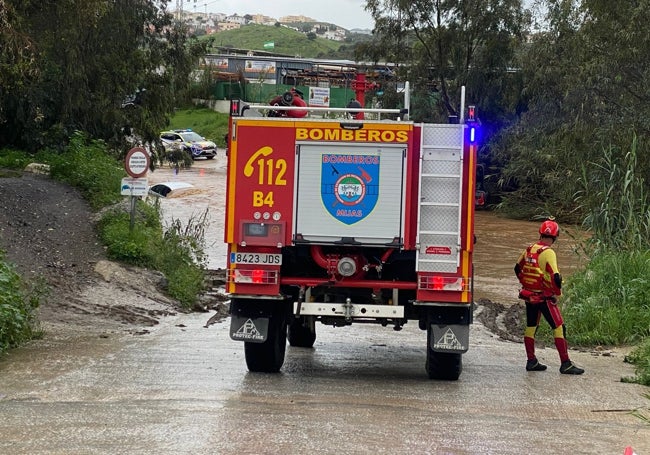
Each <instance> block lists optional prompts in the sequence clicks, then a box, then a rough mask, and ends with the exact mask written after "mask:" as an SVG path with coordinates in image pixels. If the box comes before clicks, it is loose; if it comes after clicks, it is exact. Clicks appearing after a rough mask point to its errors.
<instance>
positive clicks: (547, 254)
mask: <svg viewBox="0 0 650 455" xmlns="http://www.w3.org/2000/svg"><path fill="white" fill-rule="evenodd" d="M517 265H518V266H519V270H520V272H519V274H518V275H517V278H518V279H519V282H520V283H521V285H522V287H523V288H524V289H525V290H527V291H531V292H533V293H541V294H542V295H544V296H545V297H551V296H554V295H562V289H561V284H560V283H557V282H556V280H555V279H554V277H555V275H556V274H557V275H558V276H559V274H560V269H559V268H558V266H557V258H556V256H555V251H553V250H552V249H551V248H550V246H548V245H544V244H543V243H533V244H532V245H530V246H529V247H528V248H526V250H525V251H524V252H523V253H521V256H519V260H518V261H517Z"/></svg>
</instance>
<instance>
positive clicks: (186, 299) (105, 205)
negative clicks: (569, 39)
mask: <svg viewBox="0 0 650 455" xmlns="http://www.w3.org/2000/svg"><path fill="white" fill-rule="evenodd" d="M30 162H38V163H43V164H47V165H48V166H49V167H50V175H51V177H52V178H54V179H57V180H59V181H62V182H65V183H68V184H70V185H72V186H74V187H76V188H78V189H79V190H80V192H81V193H82V195H83V196H84V198H85V199H86V200H87V201H88V203H89V204H90V206H91V207H92V208H93V209H94V210H96V211H98V212H99V213H101V217H100V221H99V222H98V234H99V237H100V238H101V240H102V242H103V243H104V245H105V246H106V250H107V254H108V257H109V258H110V259H112V260H115V261H119V262H122V263H125V264H131V265H136V266H140V267H144V268H150V269H153V270H158V271H160V272H162V273H163V274H164V275H165V278H166V281H167V289H166V292H167V294H168V295H169V296H170V297H172V298H174V299H176V300H177V301H178V302H179V303H180V304H181V306H183V307H184V308H187V309H191V308H192V307H193V306H194V305H195V304H196V302H197V300H198V297H199V296H200V294H201V292H202V291H203V290H204V288H205V268H206V257H205V253H204V231H205V226H206V223H207V220H206V217H207V214H204V215H202V216H197V217H195V218H193V219H192V220H190V221H189V222H188V223H187V224H186V225H182V224H181V223H180V221H178V220H174V221H173V222H172V223H171V225H170V226H168V227H166V228H163V226H162V224H161V214H160V211H159V207H158V205H157V204H156V202H155V200H154V201H153V202H152V200H151V199H148V200H141V199H138V200H137V203H136V214H135V220H134V224H133V228H132V227H131V214H130V206H129V204H128V203H125V197H124V196H121V195H120V192H119V187H120V182H121V179H122V178H123V177H124V168H123V165H122V164H121V163H120V162H118V161H117V160H115V159H114V158H112V157H111V156H110V153H109V151H108V149H107V146H106V144H105V143H103V142H102V141H97V140H92V139H89V138H88V137H87V136H86V135H84V134H82V133H76V134H74V135H73V137H72V138H71V140H70V143H69V145H68V146H67V147H66V148H65V149H64V150H63V151H62V152H57V151H51V150H46V151H42V152H39V153H37V154H36V155H33V156H31V155H29V154H27V153H25V152H19V151H15V150H2V151H0V168H1V169H16V170H22V169H23V168H24V166H25V165H27V164H28V163H30ZM46 294H47V289H46V288H45V286H44V285H43V284H42V283H28V282H24V281H23V280H22V279H21V277H20V276H19V275H18V274H17V272H16V271H15V270H14V268H13V265H12V264H11V263H9V262H7V260H6V258H5V256H4V254H3V253H1V252H0V353H1V352H4V351H5V350H6V349H8V348H11V347H15V346H18V345H20V344H21V343H22V342H24V341H27V340H29V339H31V338H33V337H34V336H37V335H39V333H40V331H39V329H38V321H37V320H36V318H35V311H36V309H37V308H38V306H39V304H40V302H41V301H42V299H43V298H45V297H46Z"/></svg>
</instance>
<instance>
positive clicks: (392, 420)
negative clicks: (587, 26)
mask: <svg viewBox="0 0 650 455" xmlns="http://www.w3.org/2000/svg"><path fill="white" fill-rule="evenodd" d="M209 316H210V315H206V314H193V315H181V316H172V317H168V319H166V320H164V321H163V323H162V324H161V325H160V326H158V327H157V328H155V329H154V330H153V331H152V332H151V333H150V334H148V335H144V336H133V335H110V336H108V337H107V338H102V337H97V336H93V337H87V338H82V337H78V336H73V335H71V338H65V337H62V338H56V339H45V340H41V341H36V342H34V343H32V344H30V345H28V346H26V347H24V348H21V349H18V350H15V351H13V352H12V353H11V354H10V355H9V356H8V357H6V358H4V359H2V360H1V361H0V453H2V454H34V455H36V454H306V453H317V454H377V453H380V454H542V453H544V454H547V453H548V454H613V455H616V454H623V451H624V448H625V447H626V446H628V445H631V446H633V447H634V448H635V449H636V451H637V454H639V455H643V454H646V453H650V425H648V423H644V422H642V421H641V420H640V419H638V418H635V417H634V416H632V415H631V414H630V412H629V410H632V409H636V408H642V407H646V408H647V407H648V402H649V400H648V399H647V398H645V397H643V394H644V393H648V388H644V387H641V386H638V385H634V384H623V383H621V382H619V379H620V377H621V376H624V375H628V374H631V373H632V370H631V369H630V367H629V366H628V365H627V364H624V363H623V361H622V360H623V359H622V356H621V355H620V354H617V353H615V355H614V356H612V357H604V356H594V355H592V354H591V353H578V352H574V351H572V357H573V358H574V360H576V361H577V362H578V363H579V364H581V365H583V366H585V368H586V369H587V373H586V374H585V375H583V376H580V377H573V376H563V375H560V374H559V372H558V371H557V366H558V365H557V358H556V353H555V350H554V349H550V348H547V349H541V350H540V351H539V357H540V360H543V361H545V362H547V363H549V370H548V371H546V372H536V373H527V372H526V371H525V370H524V368H523V362H522V359H523V358H524V356H523V346H522V345H520V344H517V343H510V342H504V341H501V340H499V339H497V338H495V337H493V336H492V335H491V334H490V333H489V332H487V331H486V330H485V329H484V328H483V327H482V326H481V325H480V324H475V325H473V326H472V334H471V349H470V350H469V352H468V353H467V354H466V355H465V356H464V370H463V374H462V375H461V378H460V380H459V381H457V382H437V381H430V380H428V379H427V378H426V374H425V371H424V356H425V348H424V346H425V337H424V332H421V331H419V330H418V328H417V326H415V325H413V324H408V325H407V326H406V327H405V328H404V330H403V331H401V332H394V331H393V330H392V329H390V328H382V327H378V326H363V325H355V326H353V329H354V330H351V329H350V328H336V329H334V328H331V327H326V326H320V325H319V326H317V330H318V339H317V341H316V345H315V348H314V349H299V348H291V347H287V359H286V362H285V365H284V367H283V369H282V372H281V373H279V374H270V375H265V374H253V373H248V372H247V370H246V366H245V361H244V355H243V345H242V344H241V343H239V342H234V341H231V340H230V338H229V336H228V321H227V320H226V321H224V322H221V323H218V324H215V325H212V326H210V327H208V328H205V327H204V325H205V323H206V321H207V319H208V318H209Z"/></svg>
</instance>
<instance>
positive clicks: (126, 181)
mask: <svg viewBox="0 0 650 455" xmlns="http://www.w3.org/2000/svg"><path fill="white" fill-rule="evenodd" d="M148 184H149V182H148V180H147V179H146V178H144V179H143V178H129V177H124V178H123V179H122V186H121V190H122V192H121V194H122V196H145V195H146V194H147V188H148V187H149V185H148Z"/></svg>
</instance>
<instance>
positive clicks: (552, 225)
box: [539, 219, 560, 238]
mask: <svg viewBox="0 0 650 455" xmlns="http://www.w3.org/2000/svg"><path fill="white" fill-rule="evenodd" d="M539 235H545V236H548V237H553V238H555V237H557V236H558V235H560V226H558V224H557V223H556V222H555V221H553V220H552V219H551V220H546V221H544V222H543V223H542V225H541V226H540V227H539Z"/></svg>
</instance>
